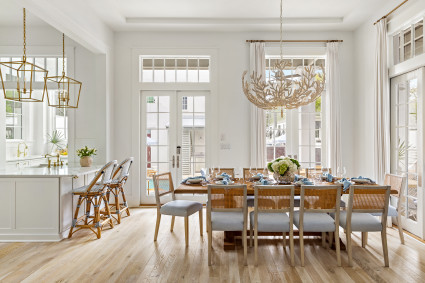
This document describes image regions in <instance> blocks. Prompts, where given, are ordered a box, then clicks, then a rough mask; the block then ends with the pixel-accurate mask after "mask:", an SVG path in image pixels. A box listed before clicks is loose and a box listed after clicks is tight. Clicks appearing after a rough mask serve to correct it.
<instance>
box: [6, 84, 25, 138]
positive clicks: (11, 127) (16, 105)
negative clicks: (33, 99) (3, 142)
mask: <svg viewBox="0 0 425 283" xmlns="http://www.w3.org/2000/svg"><path fill="white" fill-rule="evenodd" d="M6 92H7V96H10V97H13V96H14V95H16V94H15V92H16V91H14V90H6ZM6 139H8V140H13V139H19V140H20V139H22V102H16V101H10V100H6Z"/></svg>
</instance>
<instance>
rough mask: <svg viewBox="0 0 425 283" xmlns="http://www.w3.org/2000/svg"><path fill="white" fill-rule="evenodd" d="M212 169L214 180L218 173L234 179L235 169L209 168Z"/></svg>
mask: <svg viewBox="0 0 425 283" xmlns="http://www.w3.org/2000/svg"><path fill="white" fill-rule="evenodd" d="M211 169H212V172H211V173H212V177H213V178H215V175H216V174H218V173H220V174H223V173H226V174H227V175H229V176H232V177H233V178H234V177H235V168H211Z"/></svg>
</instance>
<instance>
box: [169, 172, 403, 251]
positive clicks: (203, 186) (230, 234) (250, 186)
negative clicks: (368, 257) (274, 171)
mask: <svg viewBox="0 0 425 283" xmlns="http://www.w3.org/2000/svg"><path fill="white" fill-rule="evenodd" d="M215 181H216V180H212V181H210V182H202V183H198V184H187V183H183V184H180V185H179V186H178V187H177V188H176V189H174V193H175V194H192V195H193V194H201V195H208V187H207V186H208V184H209V183H210V184H214V185H215V184H216V183H215ZM231 185H247V195H248V196H253V195H254V186H256V185H260V184H258V183H257V181H254V180H245V179H242V178H234V179H233V183H232V184H229V186H231ZM269 185H271V186H273V185H279V184H278V183H275V182H272V183H271V184H269ZM293 185H294V186H295V190H294V195H295V196H299V195H300V193H301V185H300V184H298V183H293ZM329 185H340V186H341V187H342V186H343V184H342V183H338V182H327V181H315V182H314V186H329ZM362 185H364V186H370V187H371V188H373V187H374V186H377V184H362ZM341 193H342V194H348V193H349V191H348V190H347V191H346V192H344V191H343V190H341ZM391 194H398V191H397V190H391ZM247 233H248V234H249V229H248V231H247ZM241 235H242V231H225V232H224V238H223V239H224V241H223V249H224V250H233V249H235V247H236V245H238V241H237V240H236V239H240V238H241V237H240V236H241ZM258 235H259V236H279V237H281V236H282V233H278V232H259V233H258ZM294 236H298V230H294ZM304 236H307V237H308V236H317V237H322V233H321V232H304ZM335 240H336V239H333V243H330V247H331V248H335ZM339 241H340V245H341V250H344V249H345V245H344V243H343V242H342V241H341V239H339Z"/></svg>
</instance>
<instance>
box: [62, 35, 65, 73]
mask: <svg viewBox="0 0 425 283" xmlns="http://www.w3.org/2000/svg"><path fill="white" fill-rule="evenodd" d="M62 74H63V75H64V76H65V34H64V33H62Z"/></svg>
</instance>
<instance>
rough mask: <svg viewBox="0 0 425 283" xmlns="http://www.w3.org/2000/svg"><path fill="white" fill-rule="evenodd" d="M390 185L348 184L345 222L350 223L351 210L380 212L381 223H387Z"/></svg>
mask: <svg viewBox="0 0 425 283" xmlns="http://www.w3.org/2000/svg"><path fill="white" fill-rule="evenodd" d="M390 193H391V187H390V186H361V185H352V186H350V196H349V198H348V204H347V223H351V215H352V213H353V212H360V213H382V217H381V223H382V225H383V226H382V227H384V226H385V225H386V223H387V216H388V205H389V201H390Z"/></svg>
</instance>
